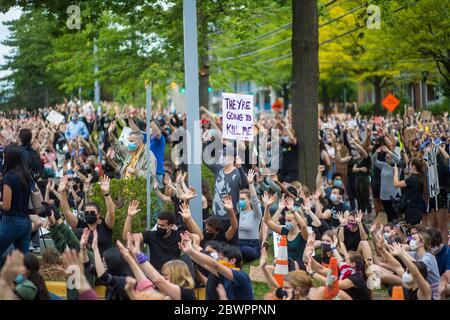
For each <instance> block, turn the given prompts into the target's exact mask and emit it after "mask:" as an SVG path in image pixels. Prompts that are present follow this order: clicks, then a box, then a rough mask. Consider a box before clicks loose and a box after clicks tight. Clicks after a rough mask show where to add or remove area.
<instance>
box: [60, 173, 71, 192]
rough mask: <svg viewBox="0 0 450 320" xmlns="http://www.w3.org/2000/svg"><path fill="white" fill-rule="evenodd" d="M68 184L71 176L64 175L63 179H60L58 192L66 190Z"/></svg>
mask: <svg viewBox="0 0 450 320" xmlns="http://www.w3.org/2000/svg"><path fill="white" fill-rule="evenodd" d="M68 186H69V178H68V177H67V176H64V177H62V178H61V180H60V181H59V186H58V192H59V193H63V192H66V191H67V189H68Z"/></svg>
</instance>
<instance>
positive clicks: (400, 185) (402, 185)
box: [393, 164, 407, 188]
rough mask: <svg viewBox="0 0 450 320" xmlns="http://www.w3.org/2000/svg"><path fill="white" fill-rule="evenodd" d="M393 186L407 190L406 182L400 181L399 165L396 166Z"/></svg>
mask: <svg viewBox="0 0 450 320" xmlns="http://www.w3.org/2000/svg"><path fill="white" fill-rule="evenodd" d="M393 186H394V187H395V188H406V187H407V185H406V181H405V180H402V181H400V180H399V179H398V168H397V164H395V165H394V181H393Z"/></svg>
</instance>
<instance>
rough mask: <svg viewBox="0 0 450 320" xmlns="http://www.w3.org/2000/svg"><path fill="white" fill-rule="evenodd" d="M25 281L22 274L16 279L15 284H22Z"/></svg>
mask: <svg viewBox="0 0 450 320" xmlns="http://www.w3.org/2000/svg"><path fill="white" fill-rule="evenodd" d="M24 281H25V277H24V276H23V274H21V273H19V274H18V275H17V277H16V278H15V279H14V282H15V283H16V284H21V283H22V282H24Z"/></svg>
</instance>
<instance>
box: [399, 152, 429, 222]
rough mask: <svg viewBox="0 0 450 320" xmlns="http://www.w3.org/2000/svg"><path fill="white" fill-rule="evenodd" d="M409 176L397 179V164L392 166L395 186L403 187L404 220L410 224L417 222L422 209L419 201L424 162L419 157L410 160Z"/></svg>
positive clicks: (419, 219) (421, 191)
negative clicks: (404, 202) (400, 179)
mask: <svg viewBox="0 0 450 320" xmlns="http://www.w3.org/2000/svg"><path fill="white" fill-rule="evenodd" d="M410 163H411V176H409V177H408V178H406V179H405V180H402V181H399V179H398V168H397V165H395V167H394V181H393V185H394V187H395V188H404V189H405V190H404V197H405V201H406V210H405V220H406V222H407V223H409V224H410V225H416V224H419V223H420V222H421V220H422V209H421V206H420V202H421V199H422V193H423V190H424V187H423V179H422V176H423V172H424V170H425V163H424V161H423V160H421V159H419V158H414V159H412V160H411V162H410Z"/></svg>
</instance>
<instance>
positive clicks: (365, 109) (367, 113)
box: [358, 102, 375, 117]
mask: <svg viewBox="0 0 450 320" xmlns="http://www.w3.org/2000/svg"><path fill="white" fill-rule="evenodd" d="M374 110H375V104H373V103H370V102H368V103H364V104H362V105H360V106H359V107H358V111H359V114H360V115H361V116H363V117H371V116H373V113H374Z"/></svg>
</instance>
